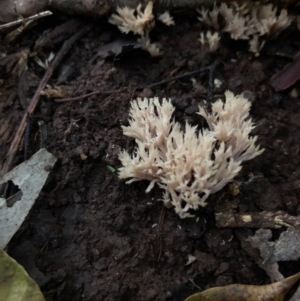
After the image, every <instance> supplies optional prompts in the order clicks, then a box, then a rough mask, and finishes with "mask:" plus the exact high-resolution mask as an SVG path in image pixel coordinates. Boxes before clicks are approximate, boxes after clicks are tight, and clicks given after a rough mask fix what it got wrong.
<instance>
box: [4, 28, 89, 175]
mask: <svg viewBox="0 0 300 301" xmlns="http://www.w3.org/2000/svg"><path fill="white" fill-rule="evenodd" d="M90 28H91V27H90V26H87V27H85V28H84V29H82V30H81V31H79V32H77V33H76V34H74V35H73V36H72V37H71V38H70V39H69V40H67V41H65V42H64V44H63V46H62V48H61V49H60V51H59V52H58V53H57V55H56V57H55V59H54V60H53V61H52V64H51V65H50V66H49V67H48V69H47V71H46V73H45V75H44V77H43V78H42V80H41V81H40V84H39V86H38V88H37V90H36V92H35V94H34V95H33V97H32V99H31V102H30V104H29V106H28V108H27V110H26V111H25V114H24V116H23V118H22V121H21V123H20V125H19V128H18V130H17V132H16V134H15V136H14V139H13V141H12V143H11V145H10V148H9V150H8V153H7V158H6V161H5V163H4V165H3V168H2V171H1V174H0V176H4V175H5V174H6V173H7V172H8V171H9V170H10V168H11V166H12V162H13V159H14V156H15V154H16V152H17V150H18V147H19V144H20V141H21V139H22V137H23V134H24V130H25V128H26V123H27V117H28V116H30V115H31V114H32V113H33V112H34V110H35V108H36V106H37V105H38V102H39V99H40V94H41V91H42V90H43V89H44V88H45V86H46V84H47V83H48V81H49V79H50V78H51V76H52V74H53V72H54V70H55V69H56V68H57V66H58V65H59V64H60V62H61V60H62V59H63V57H64V56H65V55H66V54H67V53H68V52H69V51H70V49H71V47H72V46H73V45H74V43H75V42H76V41H77V40H78V39H80V38H82V37H83V36H84V35H85V34H86V33H87V32H88V31H89V30H90Z"/></svg>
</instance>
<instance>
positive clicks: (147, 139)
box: [119, 91, 263, 218]
mask: <svg viewBox="0 0 300 301" xmlns="http://www.w3.org/2000/svg"><path fill="white" fill-rule="evenodd" d="M225 96H226V101H225V103H223V102H222V101H221V100H218V101H217V102H215V103H214V104H213V105H212V113H211V114H210V113H208V112H207V111H206V110H205V109H204V108H203V107H201V106H199V112H198V114H199V115H201V116H203V117H204V118H205V119H206V121H207V123H208V125H209V129H202V130H200V131H199V133H197V127H193V126H191V125H190V124H188V123H186V125H185V131H183V130H182V129H181V127H180V125H179V123H178V122H175V121H174V120H173V119H172V114H173V111H174V107H173V105H172V104H171V102H170V100H167V99H163V100H162V103H161V104H160V102H159V100H158V98H151V99H147V98H144V99H143V100H142V99H137V100H135V101H133V102H132V103H131V110H130V114H129V116H130V117H129V126H127V127H126V126H122V128H123V132H124V135H126V136H129V137H133V138H135V142H136V144H137V146H136V148H135V151H134V153H133V154H132V155H130V154H129V153H128V152H127V151H125V150H124V151H122V152H121V153H120V154H119V159H120V161H121V162H122V165H123V167H121V168H120V169H119V178H120V179H126V178H130V180H129V181H128V182H127V183H132V182H134V181H140V180H148V181H150V184H149V186H148V188H147V190H146V192H148V191H150V190H151V189H152V188H153V186H154V185H155V183H157V184H158V185H159V186H160V188H162V189H163V190H164V195H163V199H164V204H165V205H166V206H167V207H172V206H174V207H175V211H176V213H178V215H179V216H180V217H181V218H186V217H191V216H192V215H191V214H190V213H189V210H190V209H197V208H198V207H199V206H205V205H206V200H207V198H208V196H209V195H210V194H211V193H215V192H217V191H218V190H220V189H221V188H223V187H224V186H225V185H226V184H227V183H228V182H229V181H231V180H232V179H233V178H234V177H235V176H236V175H237V174H238V172H239V171H240V170H241V168H242V166H241V164H242V162H243V161H246V160H250V159H253V158H254V157H256V156H258V155H260V154H261V153H262V152H263V150H260V149H259V146H256V145H255V142H256V139H257V137H250V136H249V135H250V132H251V130H252V129H253V128H254V125H253V122H252V119H251V118H249V110H250V106H251V103H250V101H248V100H247V99H245V98H243V97H242V96H241V95H237V96H234V95H233V93H231V92H229V91H227V92H226V93H225Z"/></svg>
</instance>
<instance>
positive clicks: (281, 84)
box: [270, 55, 300, 91]
mask: <svg viewBox="0 0 300 301" xmlns="http://www.w3.org/2000/svg"><path fill="white" fill-rule="evenodd" d="M299 79H300V55H299V56H298V57H297V58H296V59H295V60H294V61H293V62H292V63H290V64H288V65H286V66H285V67H284V68H283V69H282V70H281V71H279V72H278V73H276V74H275V75H273V76H272V78H271V80H270V84H271V86H272V87H273V88H274V89H275V91H282V90H285V89H287V88H288V87H290V86H291V85H293V84H294V83H295V82H296V81H297V80H299Z"/></svg>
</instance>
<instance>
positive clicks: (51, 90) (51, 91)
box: [41, 85, 69, 98]
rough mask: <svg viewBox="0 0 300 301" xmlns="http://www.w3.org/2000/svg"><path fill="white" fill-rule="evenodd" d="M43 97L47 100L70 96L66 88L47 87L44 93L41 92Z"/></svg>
mask: <svg viewBox="0 0 300 301" xmlns="http://www.w3.org/2000/svg"><path fill="white" fill-rule="evenodd" d="M41 95H44V96H46V97H47V98H67V97H69V94H68V92H67V91H66V90H65V87H64V86H57V87H56V86H54V87H51V86H50V85H47V86H46V88H45V89H44V90H43V91H41Z"/></svg>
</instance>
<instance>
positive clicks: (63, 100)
mask: <svg viewBox="0 0 300 301" xmlns="http://www.w3.org/2000/svg"><path fill="white" fill-rule="evenodd" d="M124 90H127V88H120V89H118V90H109V91H102V90H99V91H95V92H91V93H88V94H84V95H81V96H76V97H71V98H62V99H55V100H54V101H55V102H68V101H75V100H82V99H84V98H87V97H90V96H94V95H98V94H107V95H110V94H113V93H120V92H122V91H124Z"/></svg>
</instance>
